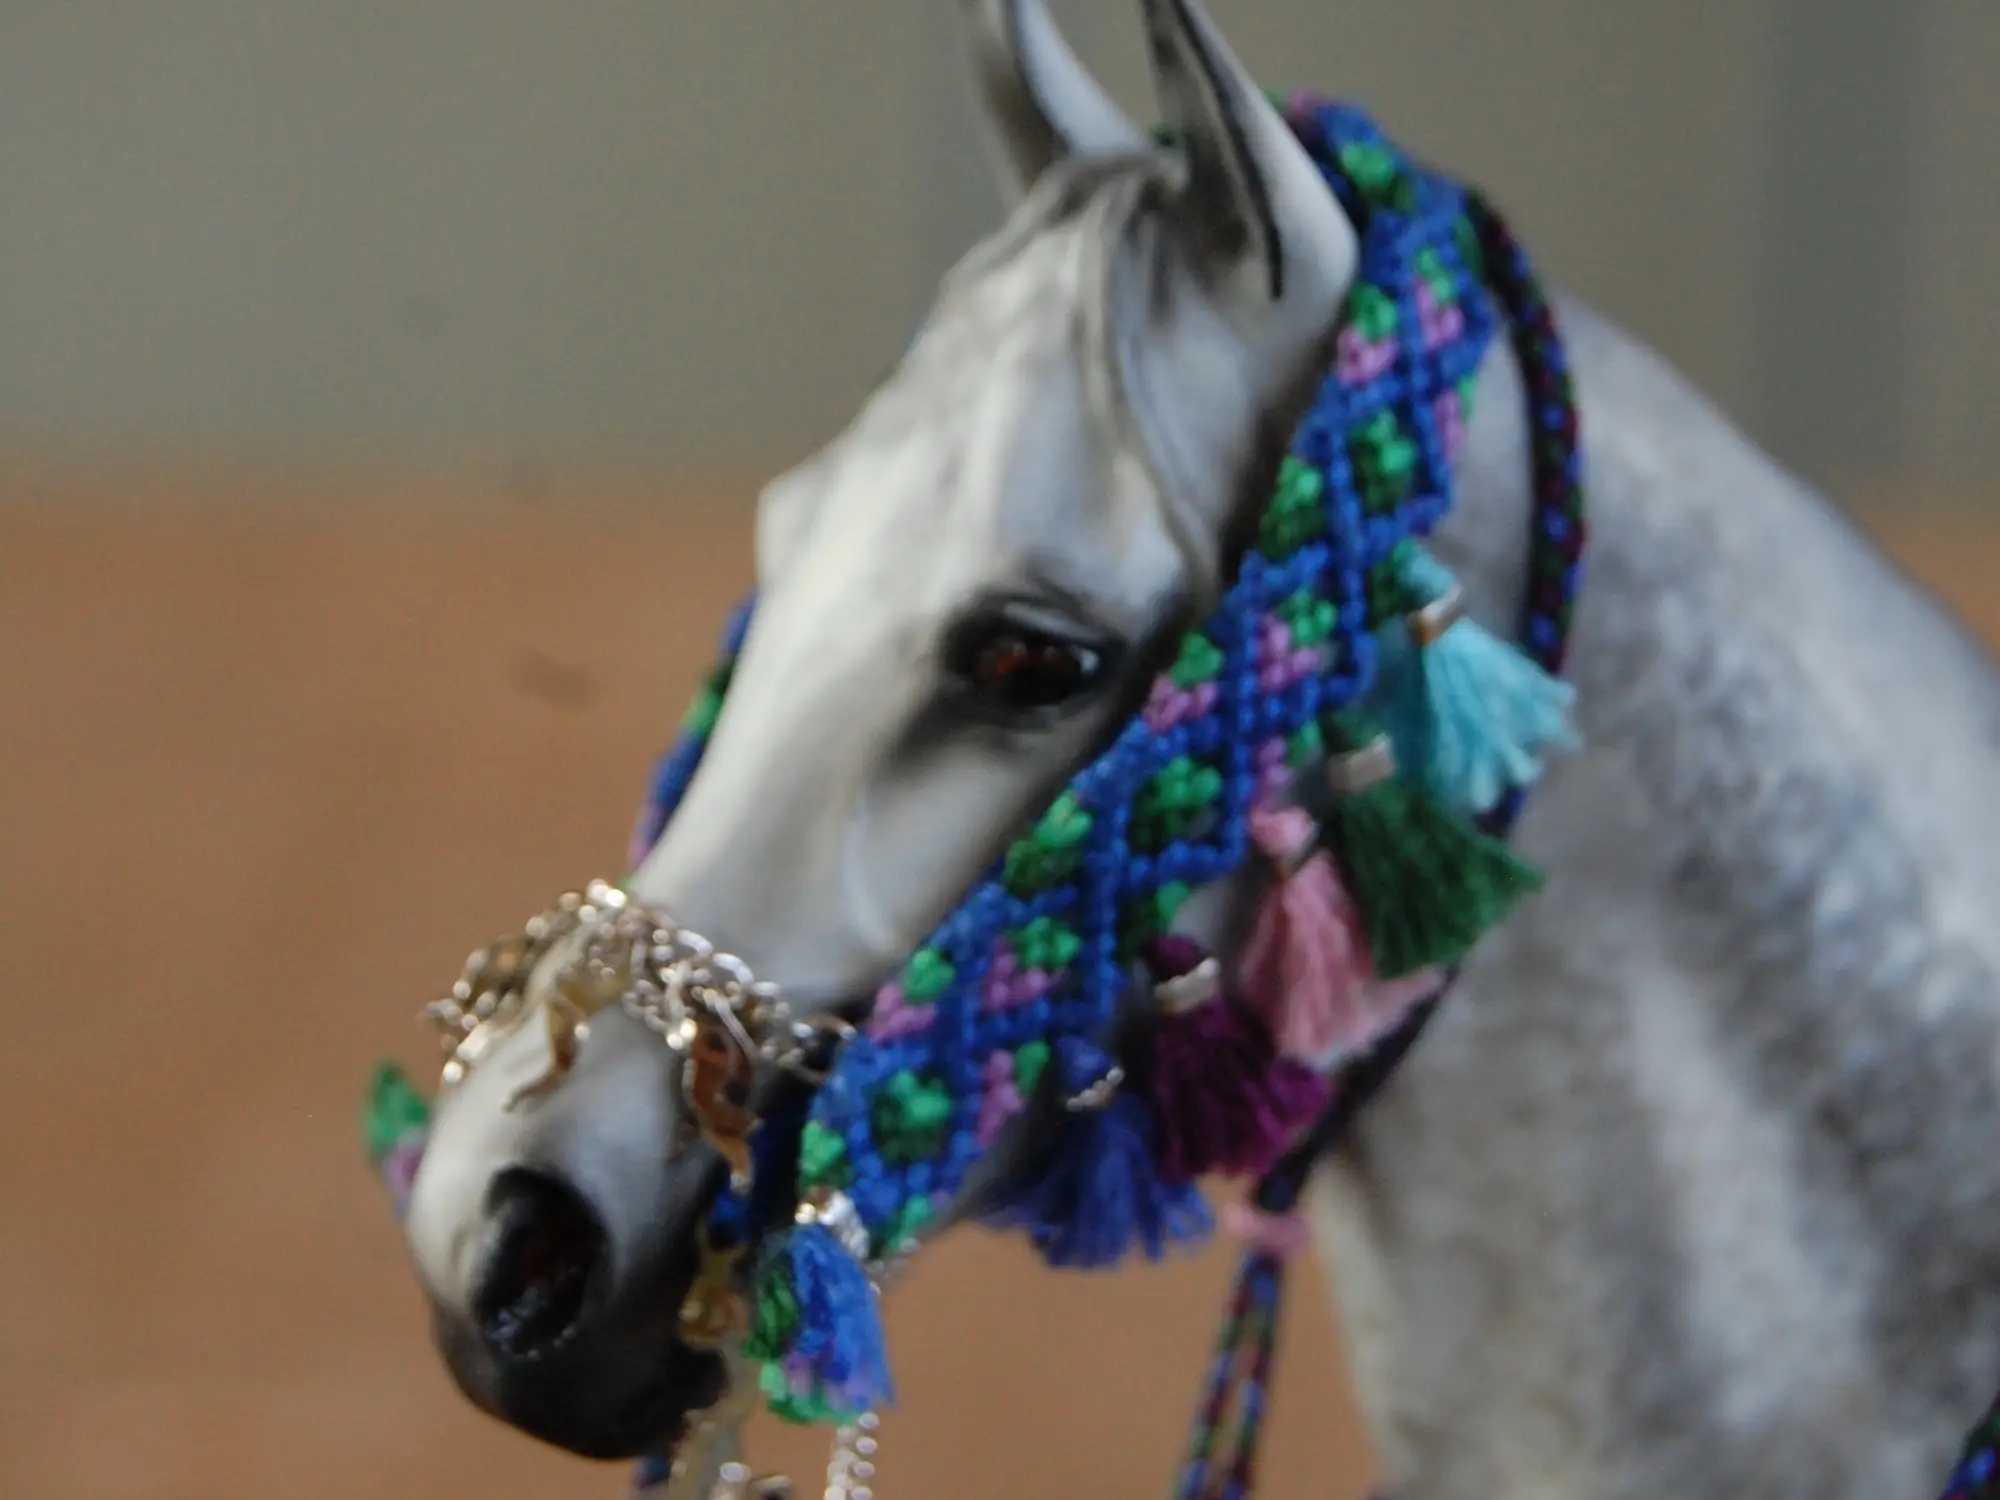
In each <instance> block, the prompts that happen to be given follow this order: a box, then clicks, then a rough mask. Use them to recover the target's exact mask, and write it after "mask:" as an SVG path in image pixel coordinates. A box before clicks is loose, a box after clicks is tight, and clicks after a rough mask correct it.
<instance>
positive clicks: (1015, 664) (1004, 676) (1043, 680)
mask: <svg viewBox="0 0 2000 1500" xmlns="http://www.w3.org/2000/svg"><path fill="white" fill-rule="evenodd" d="M954 654H955V655H956V656H957V657H958V658H959V659H958V661H957V662H955V663H954V667H955V669H956V671H957V672H958V674H959V676H961V677H962V678H964V680H965V681H966V682H967V683H969V684H970V685H971V687H972V689H973V690H974V691H975V692H976V693H978V694H979V696H980V697H981V698H982V699H984V700H985V701H986V702H988V703H989V704H991V705H992V706H993V707H995V708H1000V709H1004V710H1006V711H1007V712H1010V713H1029V712H1032V711H1034V710H1036V709H1047V708H1055V707H1057V706H1059V705H1060V704H1063V703H1066V702H1068V701H1069V700H1070V699H1072V698H1074V697H1076V696H1077V695H1078V694H1079V693H1081V692H1083V691H1084V689H1086V688H1088V687H1089V686H1091V684H1092V683H1094V682H1096V680H1097V678H1098V675H1099V673H1100V671H1101V670H1102V664H1103V659H1102V657H1100V656H1099V654H1098V653H1097V652H1095V651H1093V650H1091V649H1090V648H1089V647H1088V646H1083V645H1079V644H1078V643H1077V642H1075V641H1067V640H1063V639H1062V638H1061V637H1059V636H1053V635H1047V634H1044V633H1043V632H1041V631H1037V630H1032V629H1029V628H1027V627H1026V626H1023V625H1020V624H1017V623H1014V622H1011V621H1005V622H1000V623H997V624H995V625H993V626H991V627H989V628H988V629H987V630H984V631H982V632H979V633H978V634H977V635H975V636H972V637H971V638H970V639H967V640H965V641H963V642H962V643H961V645H960V648H959V650H958V651H957V652H955V653H954Z"/></svg>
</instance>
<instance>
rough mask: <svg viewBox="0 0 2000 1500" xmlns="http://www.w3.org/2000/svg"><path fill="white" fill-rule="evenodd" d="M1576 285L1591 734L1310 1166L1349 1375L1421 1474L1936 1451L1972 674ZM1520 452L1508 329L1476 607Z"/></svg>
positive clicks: (1585, 681) (1998, 954) (1968, 907)
mask: <svg viewBox="0 0 2000 1500" xmlns="http://www.w3.org/2000/svg"><path fill="white" fill-rule="evenodd" d="M1564 324H1565V329H1566V332H1567V333H1568V335H1569V339H1570V343H1571V353H1572V357H1573V359H1574V361H1575V365H1576V369H1577V376H1578V384H1579V392H1580V399H1581V404H1582V413H1583V423H1584V432H1585V441H1586V445H1587V450H1586V459H1587V464H1588V470H1587V478H1588V480H1589V482H1590V484H1591V505H1592V522H1593V532H1592V542H1591V547H1590V550H1589V552H1588V554H1587V556H1586V580H1585V584H1584V593H1583V598H1582V603H1581V607H1580V610H1579V613H1578V619H1577V628H1576V636H1575V650H1574V654H1573V656H1572V659H1571V669H1572V673H1573V675H1574V677H1575V679H1576V681H1577V685H1578V689H1579V695H1580V700H1579V701H1580V716H1581V727H1582V730H1583V733H1584V736H1585V739H1586V742H1587V748H1586V750H1585V751H1584V752H1583V753H1582V754H1580V755H1578V756H1576V757H1573V758H1572V759H1570V760H1569V761H1567V762H1565V763H1562V764H1560V765H1559V767H1558V768H1557V769H1556V770H1555V771H1554V772H1553V773H1552V774H1551V775H1550V776H1549V778H1548V779H1547V781H1546V783H1545V784H1544V785H1543V786H1542V787H1540V788H1539V789H1537V791H1536V792H1535V794H1534V796H1533V798H1532V799H1531V801H1530V804H1529V811H1528V814H1527V816H1526V818H1525V819H1524V821H1523V823H1522V825H1521V827H1520V829H1519V833H1518V835H1517V838H1518V842H1519V844H1520V846H1521V847H1522V849H1523V851H1524V852H1525V853H1526V854H1527V856H1528V857H1529V858H1531V859H1532V860H1534V861H1535V862H1536V863H1537V864H1539V865H1540V866H1541V867H1542V868H1543V869H1544V870H1546V871H1547V872H1548V876H1549V881H1548V885H1547V888H1546V889H1545V891H1544V892H1543V894H1542V895H1540V896H1539V897H1538V898H1536V899H1534V900H1532V901H1531V902H1529V903H1527V904H1526V905H1525V906H1524V907H1523V908H1522V909H1521V910H1520V911H1519V912H1518V913H1517V915H1516V916H1515V918H1514V919H1513V920H1512V921H1511V922H1510V923H1509V925H1508V926H1507V927H1506V928H1504V929H1503V930H1502V931H1500V932H1499V933H1496V934H1495V935H1494V936H1493V937H1491V938H1489V939H1488V940H1487V941H1486V943H1485V944H1483V945H1482V947H1481V949H1480V950H1479V951H1478V952H1477V953H1476V954H1475V956H1474V959H1473V961H1472V962H1471V963H1470V964H1469V965H1468V967H1467V970H1466V972H1465V975H1464V978H1463V980H1462V981H1461V984H1460V986H1459V992H1458V993H1455V994H1454V995H1453V996H1452V997H1451V998H1450V999H1449V1000H1448V1001H1447V1003H1446V1006H1445V1009H1444V1012H1443V1014H1442V1015H1441V1016H1440V1018H1439V1019H1438V1021H1437V1023H1436V1024H1435V1025H1434V1026H1433V1027H1432V1028H1431V1032H1430V1034H1429V1035H1427V1036H1426V1037H1425V1038H1424V1040H1423V1042H1422V1043H1421V1044H1420V1045H1419V1046H1418V1047H1417V1048H1416V1049H1415V1052H1414V1053H1413V1055H1412V1056H1411V1058H1410V1059H1409V1061H1408V1062H1407V1063H1406V1064H1405V1066H1404V1067H1403V1069H1402V1070H1401V1073H1400V1074H1399V1076H1398V1077H1397V1079H1396V1080H1395V1081H1394V1082H1393V1083H1392V1084H1391V1085H1390V1087H1389V1088H1388V1090H1387V1091H1386V1092H1385V1093H1384V1095H1383V1096H1382V1097H1381V1098H1380V1099H1379V1100H1378V1101H1377V1102H1376V1104H1375V1105H1374V1106H1372V1107H1371V1109H1370V1110H1369V1111H1368V1112H1367V1113H1366V1114H1365V1115H1364V1117H1363V1120H1362V1122H1361V1125H1360V1127H1359V1128H1358V1130H1357V1131H1356V1133H1355V1136H1354V1138H1353V1139H1352V1140H1351V1141H1350V1142H1349V1144H1348V1145H1347V1147H1346V1149H1345V1150H1344V1151H1343V1152H1342V1153H1341V1154H1340V1156H1339V1157H1338V1159H1337V1160H1336V1161H1335V1162H1334V1163H1333V1164H1332V1166H1331V1167H1330V1168H1329V1170H1328V1172H1327V1173H1326V1174H1324V1177H1323V1179H1322V1182H1321V1184H1320V1188H1321V1192H1320V1194H1319V1199H1318V1206H1317V1216H1318V1219H1319V1223H1320V1226H1321V1228H1322V1230H1323V1233H1324V1235H1325V1237H1326V1240H1327V1243H1328V1247H1329V1249H1330V1252H1331V1262H1332V1269H1333V1272H1334V1277H1335V1282H1336V1286H1337V1287H1338V1289H1339V1292H1340V1300H1341V1303H1342V1310H1343V1322H1344V1326H1345V1328H1346V1331H1347V1335H1348V1340H1349V1344H1350V1353H1351V1358H1352V1364H1353V1368H1354V1372H1355V1375H1356V1378H1357V1384H1358V1389H1359V1393H1360V1395H1361V1398H1362V1402H1363V1405H1364V1408H1365V1409H1366V1410H1367V1411H1368V1413H1369V1415H1370V1418H1371V1421H1372V1424H1373V1427H1374V1433H1375V1437H1376V1441H1377V1443H1378V1447H1379V1451H1380V1453H1381V1456H1382V1458H1383V1460H1384V1462H1385V1464H1386V1465H1387V1467H1388V1469H1389V1471H1390V1473H1391V1475H1392V1477H1393V1478H1394V1479H1395V1480H1396V1481H1397V1482H1398V1483H1399V1484H1403V1485H1405V1486H1407V1487H1408V1489H1409V1492H1410V1493H1411V1494H1413V1495H1455V1494H1457V1493H1458V1492H1459V1491H1464V1492H1465V1493H1466V1494H1468V1495H1470V1494H1472V1493H1474V1492H1475V1491H1476V1492H1478V1493H1481V1494H1490V1493H1492V1492H1493V1491H1494V1490H1495V1489H1496V1488H1497V1489H1499V1490H1500V1491H1502V1492H1519V1493H1521V1494H1523V1495H1526V1494H1527V1493H1529V1492H1530V1491H1532V1492H1533V1493H1534V1494H1535V1495H1536V1497H1537V1500H1550V1497H1556V1500H1560V1497H1566V1496H1574V1497H1578V1500H1581V1497H1586V1496H1588V1497H1592V1500H1601V1497H1605V1496H1621V1497H1622V1496H1624V1495H1627V1494H1630V1495H1632V1496H1634V1497H1636V1496H1638V1495H1639V1494H1641V1493H1642V1492H1644V1493H1649V1494H1651V1493H1658V1492H1659V1491H1660V1490H1661V1489H1662V1488H1669V1489H1672V1490H1674V1491H1680V1492H1704V1491H1705V1492H1714V1493H1734V1494H1737V1495H1739V1496H1742V1495H1746V1494H1747V1495H1764V1494H1771V1495H1776V1494H1779V1493H1783V1494H1788V1495H1789V1494H1802V1493H1810V1492H1813V1491H1815V1490H1817V1491H1819V1492H1821V1493H1833V1494H1838V1495H1842V1496H1845V1495H1854V1496H1857V1497H1859V1496H1862V1495H1867V1496H1869V1497H1871V1500H1881V1497H1883V1496H1889V1495H1896V1496H1916V1495H1918V1494H1921V1493H1927V1492H1928V1487H1929V1486H1932V1485H1934V1484H1935V1482H1936V1481H1937V1479H1938V1477H1939V1476H1940V1475H1942V1474H1943V1473H1944V1472H1945V1469H1946V1467H1947V1466H1948V1463H1949V1460H1950V1457H1951V1455H1952V1452H1953V1449H1954V1445H1955V1444H1956V1442H1957V1440H1958V1437H1959V1435H1960V1434H1961V1433H1962V1431H1963V1429H1964V1426H1965V1424H1966V1423H1967V1422H1969V1421H1970V1420H1971V1419H1972V1418H1973V1417H1975V1416H1976V1415H1977V1413H1978V1410H1979V1409H1980V1406H1981V1404H1982V1403H1983V1402H1984V1400H1985V1399H1986V1397H1987V1396H1988V1395H1990V1390H1991V1386H1992V1383H1993V1381H1994V1380H1995V1378H1996V1375H2000V1155H1996V1154H1995V1153H1994V1152H1992V1151H1991V1149H1990V1146H1991V1142H1992V1138H1993V1131H1994V1128H1995V1124H1996V1121H2000V1109H1996V1106H2000V1099H1996V1097H1995V1095H1996V1088H1995V1082H1994V1071H1995V1067H1994V1059H1995V1057H1996V1055H1997V1054H1996V1042H2000V983H1996V979H1995V975H1996V972H2000V925H1996V924H1993V923H1992V922H1991V921H1990V920H1989V919H1988V917H1987V915H1986V908H1985V905H1984V903H1983V901H1982V898H1983V897H1985V896H1987V895H1988V893H1990V892H1993V891H1996V890H2000V791H1996V787H1995V784H1994V783H1995V778H1993V777H1992V775H1991V770H1990V767H1991V756H1992V745H1993V736H1994V730H1995V728H1996V726H2000V690H1996V685H1995V679H1994V674H1993V671H1992V668H1991V666H1990V665H1989V663H1988V662H1987V660H1986V658H1985V657H1984V656H1983V655H1982V654H1981V653H1980V652H1979V651H1978V650H1977V649H1976V648H1974V647H1973V646H1971V645H1970V644H1969V643H1968V642H1967V641H1966V640H1965V639H1964V637H1963V636H1962V635H1961V634H1960V633H1959V632H1958V630H1957V629H1956V628H1955V627H1954V626H1952V625H1951V624H1950V623H1949V622H1948V621H1947V620H1946V619H1944V618H1943V617H1942V616H1941V614H1940V613H1939V612H1938V611H1937V610H1936V609H1935V608H1934V607H1933V606H1932V605H1931V604H1930V603H1929V602H1928V601H1926V600H1924V599H1923V598H1922V597H1920V596H1919V595H1917V594H1916V593H1915V592H1914V591H1913V590H1912V589H1911V588H1910V587H1909V586H1908V585H1907V584H1906V583H1904V582H1903V581H1902V580H1901V579H1900V578H1899V577H1897V576H1896V575H1895V574H1894V573H1893V572H1892V571H1891V570H1890V569H1889V567H1888V566H1887V565H1886V564H1884V563H1883V562H1882V561H1881V560H1880V559H1879V558H1878V557H1877V556H1876V555H1875V554H1874V553H1873V552H1872V550H1871V549H1869V548H1868V547H1867V546H1866V545H1865V544H1864V543H1862V542H1861V541H1860V540H1859V539H1858V538H1857V537H1856V536H1855V535H1854V534H1853V533H1852V532H1851V531H1850V530H1849V529H1848V528H1847V527H1846V526H1845V525H1844V523H1842V522H1841V521H1840V520H1838V519H1837V518H1836V517H1835V516H1833V515H1832V514H1831V513H1830V512H1829V511H1828V510H1827V509H1826V508H1825V507H1824V506H1823V505H1822V504H1821V503H1820V502H1819V501H1818V500H1817V499H1816V498H1815V497H1813V496H1812V495H1810V494H1809V493H1808V492H1807V491H1805V490H1804V489H1803V488H1802V487H1801V486H1799V485H1797V484H1796V483H1795V482H1794V481H1792V480H1791V479H1789V478H1788V477H1787V476H1785V475H1783V474H1781V473H1780V472H1778V471H1777V470H1775V469H1774V468H1773V467H1772V466H1771V465H1770V464H1769V463H1768V462H1766V461H1765V460H1764V459H1763V458H1762V457H1761V456H1759V455H1758V454H1756V453H1755V452H1754V451H1753V450H1752V449H1750V447H1749V446H1748V445H1747V444H1746V443H1744V442H1743V440H1742V439H1741V438H1739V437H1738V436H1737V435H1736V434H1735V433H1733V432H1732V431H1731V430H1730V429H1729V428H1728V427H1727V426H1726V425H1725V424H1724V423H1723V422H1722V421H1721V420H1720V419H1719V418H1718V417H1716V416H1715V415H1714V414H1713V413H1712V412H1711V411H1710V410H1709V409H1708V408H1706V407H1705V406H1704V405H1703V404H1702V403H1701V402H1700V401H1699V400H1698V399H1697V398H1696V397H1694V396H1693V395H1692V394H1691V393H1689V392H1688V391H1687V390H1686V389H1685V387H1684V386H1682V385H1681V384H1680V383H1679V382H1678V381H1677V380H1676V379H1674V378H1673V377H1672V376H1671V375H1670V374H1669V373H1667V372H1666V371H1664V370H1663V369H1662V368H1661V367H1660V366H1659V365H1658V364H1657V363H1656V362H1655V361H1654V360H1653V359H1651V358H1650V357H1649V356H1648V355H1646V354H1645V353H1644V352H1643V351H1641V350H1639V349H1637V348H1636V347H1635V346H1633V345H1632V344H1630V343H1629V342H1628V341H1626V340H1625V339H1623V338H1622V337H1621V336H1619V335H1618V334H1616V333H1615V332H1613V331H1611V330H1609V329H1608V328H1606V327H1605V326H1604V325H1602V324H1600V323H1598V322H1597V321H1596V320H1594V319H1593V318H1591V317H1590V316H1589V315H1588V314H1587V313H1585V312H1584V311H1583V310H1582V309H1579V308H1574V307H1566V308H1565V309H1564ZM1524 454H1525V449H1524V443H1523V432H1522V427H1521V406H1520V390H1519V383H1518V380H1517V379H1516V378H1515V374H1514V371H1513V369H1512V367H1511V365H1510V363H1509V362H1508V360H1507V359H1506V358H1505V356H1504V355H1496V356H1495V357H1494V358H1493V359H1491V360H1489V362H1488V369H1487V370H1486V371H1485V372H1484V373H1483V375H1482V379H1481V385H1480V401H1479V406H1478V409H1477V411H1476V413H1475V418H1474V422H1473V427H1472V431H1471V434H1470V439H1469V446H1468V450H1467V454H1466V458H1465V461H1464V464H1463V481H1464V482H1463V484H1462V486H1461V499H1460V502H1459V505H1458V508H1457V510H1456V512H1455V514H1454V518H1453V520H1452V522H1451V523H1450V524H1449V525H1448V527H1447V528H1446V530H1445V532H1444V534H1443V535H1442V536H1441V537H1440V538H1439V540H1438V546H1439V550H1440V552H1441V554H1442V555H1443V556H1445V558H1446V560H1447V561H1449V562H1451V563H1452V564H1453V566H1454V567H1455V568H1456V569H1457V570H1458V571H1459V573H1460V576H1461V578H1462V580H1463V581H1464V583H1465V585H1466V588H1467V592H1468V596H1469V598H1470V599H1471V600H1472V601H1473V605H1474V609H1475V612H1476V613H1478V614H1479V615H1480V616H1481V617H1482V618H1483V619H1484V620H1485V621H1486V622H1487V623H1488V624H1489V625H1490V626H1494V627H1496V628H1503V629H1504V628H1505V627H1506V624H1507V621H1508V620H1509V618H1510V616H1511V615H1512V613H1513V612H1514V611H1515V610H1517V609H1518V607H1519V600H1520V597H1521V590H1522V587H1523V579H1524V563H1523V554H1524V550H1525V543H1526V538H1527V530H1528V506H1527V496H1526V487H1525V482H1524V481H1525V473H1526V460H1525V456H1524ZM1475 1142H1476V1143H1478V1146H1477V1149H1475V1148H1474V1147H1473V1145H1472V1143H1475Z"/></svg>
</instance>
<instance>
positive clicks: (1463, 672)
mask: <svg viewBox="0 0 2000 1500" xmlns="http://www.w3.org/2000/svg"><path fill="white" fill-rule="evenodd" d="M1401 572H1402V584H1403V587H1404V589H1405V591H1406V592H1407V595H1408V597H1410V598H1412V599H1420V600H1423V601H1424V602H1425V604H1426V605H1431V604H1436V603H1438V602H1439V601H1441V600H1443V599H1445V598H1446V597H1447V596H1448V595H1450V594H1451V593H1452V592H1453V591H1454V590H1455V589H1456V588H1457V582H1456V580H1454V579H1453V578H1452V576H1451V572H1450V570H1449V569H1447V568H1446V567H1445V566H1444V564H1442V563H1440V562H1439V561H1438V560H1437V559H1436V558H1434V557H1432V556H1431V555H1430V554H1429V553H1427V552H1425V551H1424V550H1423V549H1422V548H1421V547H1415V546H1412V547H1409V548H1407V549H1405V554H1404V558H1403V561H1402V568H1401ZM1381 663H1382V676H1381V686H1380V693H1381V700H1382V701H1381V714H1382V718H1383V720H1384V722H1385V723H1386V724H1387V726H1388V728H1389V732H1390V735H1391V737H1392V738H1393V740H1394V741H1395V743H1396V746H1397V748H1398V751H1399V755H1398V759H1399V760H1401V761H1402V762H1403V764H1405V765H1407V766H1409V767H1410V768H1411V770H1412V771H1413V772H1414V773H1415V774H1416V776H1417V778H1418V780H1419V781H1420V783H1421V784H1422V786H1423V788H1424V790H1425V791H1426V792H1428V793H1429V794H1430V795H1431V796H1433V797H1435V798H1437V799H1438V800H1439V801H1441V802H1444V803H1446V804H1448V805H1449V806H1452V807H1456V808H1460V809H1462V810H1463V811H1465V812H1468V813H1484V812H1488V811H1491V810H1492V809H1493V808H1494V807H1495V806H1496V805H1498V804H1499V802H1500V801H1501V799H1502V798H1504V797H1505V796H1506V795H1507V793H1508V792H1509V791H1511V790H1513V789H1514V788H1516V787H1527V786H1530V785H1532V784H1533V783H1534V782H1535V781H1536V779H1537V778H1538V777H1540V775H1541V773H1542V756H1543V753H1544V752H1546V751H1549V750H1557V749H1562V750H1573V749H1575V748H1577V746H1578V744H1579V741H1578V739H1577V737H1576V731H1575V729H1574V728H1573V727H1572V725H1571V723H1570V709H1571V707H1572V705H1573V704H1574V703H1575V701H1576V689H1575V688H1574V687H1572V686H1571V685H1570V684H1569V683H1567V682H1564V681H1563V680H1562V679H1561V678H1557V677H1551V676H1550V675H1549V674H1548V673H1546V672H1544V671H1543V670H1542V669H1541V668H1540V667H1539V666H1537V665H1536V664H1535V663H1534V662H1532V661H1530V660H1529V659H1528V658H1527V657H1526V656H1524V655H1522V654H1521V652H1519V651H1517V650H1515V649H1514V647H1512V646H1510V645H1508V644H1507V643H1506V642H1505V641H1501V640H1498V639H1496V638H1495V637H1494V636H1493V635H1491V634H1490V633H1489V632H1487V631H1485V630H1483V629H1481V628H1480V627H1479V626H1478V625H1477V624H1475V623H1474V622H1473V621H1472V620H1471V619H1469V618H1466V617H1460V618H1459V619H1458V620H1456V621H1454V622H1453V623H1452V624H1451V625H1449V626H1448V627H1446V629H1445V631H1444V633H1443V634H1442V635H1440V636H1438V637H1437V638H1436V639H1435V640H1432V641H1431V642H1430V643H1429V644H1428V645H1422V646H1420V645H1418V644H1417V641H1416V639H1415V638H1414V637H1413V636H1412V635H1411V633H1410V630H1409V628H1408V626H1407V625H1402V626H1395V627H1392V628H1391V629H1390V630H1389V631H1388V632H1386V635H1385V639H1384V640H1383V642H1382V651H1381Z"/></svg>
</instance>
